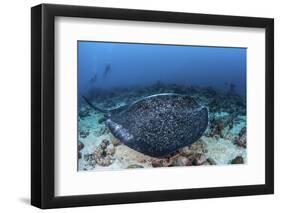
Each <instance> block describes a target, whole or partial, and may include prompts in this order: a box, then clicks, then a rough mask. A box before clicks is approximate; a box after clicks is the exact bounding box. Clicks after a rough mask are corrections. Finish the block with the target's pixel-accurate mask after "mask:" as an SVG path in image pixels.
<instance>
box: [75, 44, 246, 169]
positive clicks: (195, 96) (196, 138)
mask: <svg viewBox="0 0 281 213" xmlns="http://www.w3.org/2000/svg"><path fill="white" fill-rule="evenodd" d="M77 60H78V61H77V62H78V64H77V72H78V103H77V104H78V105H77V106H78V112H77V116H78V117H77V133H78V134H77V170H78V171H104V170H123V169H137V168H159V167H160V168H161V167H179V166H181V167H183V166H184V167H185V166H220V165H229V166H234V164H247V125H246V123H247V122H246V120H247V119H246V67H247V63H246V62H247V48H240V47H212V46H189V45H173V44H144V43H120V42H100V41H78V42H77ZM75 157H76V156H75Z"/></svg>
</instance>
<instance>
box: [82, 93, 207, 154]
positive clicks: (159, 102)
mask: <svg viewBox="0 0 281 213" xmlns="http://www.w3.org/2000/svg"><path fill="white" fill-rule="evenodd" d="M83 98H84V100H85V101H86V102H87V103H88V104H89V105H90V106H91V107H92V108H94V109H95V110H97V111H99V112H102V113H105V124H106V126H107V127H108V128H109V130H110V131H111V133H112V134H113V135H114V136H115V137H116V138H117V139H119V140H120V141H121V142H122V143H124V144H125V145H127V146H128V147H130V148H132V149H134V150H136V151H138V152H141V153H143V154H145V155H149V156H153V157H162V156H165V155H168V154H170V153H173V152H175V151H176V150H178V149H180V148H183V147H185V146H188V145H191V144H193V143H194V142H196V141H197V140H198V139H199V138H200V137H201V136H202V135H203V133H204V131H205V130H206V128H207V126H208V120H209V119H208V110H207V108H206V107H204V106H201V105H199V104H198V103H197V102H196V101H195V100H194V99H193V98H191V97H189V96H186V95H181V94H176V93H163V94H156V95H151V96H148V97H145V98H141V99H139V100H138V101H135V102H134V103H132V104H128V105H125V106H122V107H119V108H115V109H112V110H108V109H101V108H99V107H97V106H95V105H93V104H92V103H91V102H90V101H89V100H88V99H87V98H86V97H84V96H83Z"/></svg>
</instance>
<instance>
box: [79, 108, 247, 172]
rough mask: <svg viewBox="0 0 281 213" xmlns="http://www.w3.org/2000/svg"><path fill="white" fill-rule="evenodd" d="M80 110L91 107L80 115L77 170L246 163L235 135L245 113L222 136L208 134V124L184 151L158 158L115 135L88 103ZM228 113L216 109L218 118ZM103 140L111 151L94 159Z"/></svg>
mask: <svg viewBox="0 0 281 213" xmlns="http://www.w3.org/2000/svg"><path fill="white" fill-rule="evenodd" d="M80 110H81V111H87V110H88V114H87V116H85V117H83V118H79V121H78V122H79V125H78V126H79V132H80V136H79V141H80V144H81V143H82V144H83V147H80V148H79V147H78V149H79V150H78V154H79V155H78V156H79V157H78V171H99V170H120V169H127V168H152V167H167V166H193V165H195V166H202V165H227V164H241V163H242V164H243V163H244V164H246V163H247V149H246V148H245V147H242V146H239V145H237V144H235V143H234V141H235V137H237V135H239V133H240V132H241V129H242V128H243V127H245V126H246V116H241V115H238V116H237V117H236V118H235V119H234V122H233V127H232V128H231V129H230V128H228V127H226V128H224V129H223V131H222V133H221V135H220V136H219V135H214V136H210V134H209V135H208V134H207V133H208V132H209V131H210V129H209V127H208V129H207V130H206V133H205V134H204V135H203V136H202V137H201V138H200V139H199V140H198V141H197V142H195V143H194V145H192V147H186V148H183V149H182V150H183V151H180V153H179V154H178V155H177V156H175V157H171V159H170V158H169V159H168V160H167V159H155V158H152V157H149V156H146V155H143V154H141V153H139V152H137V151H134V150H132V149H130V148H129V147H127V146H126V145H124V144H122V143H120V142H119V141H118V140H117V139H116V138H114V136H113V135H112V134H111V133H110V132H109V130H108V129H107V127H106V126H105V124H104V122H99V120H100V119H101V118H102V117H103V114H101V113H99V112H96V111H94V110H90V109H89V108H87V107H86V106H83V107H82V108H81V109H80ZM227 116H229V113H227V112H220V113H215V117H217V118H219V117H227ZM81 132H85V133H86V135H84V136H83V134H82V136H81ZM104 140H106V141H107V142H109V143H108V145H107V147H106V150H109V152H108V154H106V153H103V155H102V157H101V155H100V153H99V152H98V155H99V156H98V157H101V158H103V159H101V161H97V160H95V159H96V158H97V156H96V155H97V150H101V149H100V147H101V143H102V141H104ZM79 152H80V153H79ZM95 153H96V154H95ZM89 156H92V158H91V157H90V158H89ZM190 156H192V157H190ZM241 157H242V162H241ZM234 159H236V161H237V160H238V162H233V160H234ZM104 160H105V161H104ZM194 162H195V163H194Z"/></svg>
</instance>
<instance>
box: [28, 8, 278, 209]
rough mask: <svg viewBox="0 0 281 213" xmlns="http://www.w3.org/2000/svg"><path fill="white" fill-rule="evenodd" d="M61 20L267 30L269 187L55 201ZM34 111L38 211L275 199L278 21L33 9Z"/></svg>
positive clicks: (34, 181) (34, 178)
mask: <svg viewBox="0 0 281 213" xmlns="http://www.w3.org/2000/svg"><path fill="white" fill-rule="evenodd" d="M58 16H64V17H83V18H101V19H116V20H132V21H147V22H162V23H182V24H200V25H218V26H237V27H251V28H264V29H265V32H266V41H265V43H266V48H265V51H266V52H265V61H266V64H265V76H266V78H265V85H266V97H265V98H266V106H265V107H266V110H265V114H266V128H265V131H266V136H265V139H264V140H265V161H266V162H265V184H262V185H247V186H229V187H228V186H226V187H214V188H198V189H177V190H164V191H145V192H130V193H112V194H95V195H79V196H76V195H73V196H60V197H56V196H55V195H54V189H55V181H54V178H55V171H54V163H55V161H54V157H55V156H54V149H55V146H54V142H55V141H54V133H55V125H54V122H55V114H54V113H55V107H54V106H55V99H54V96H55V85H54V78H55V75H54V72H55V69H54V59H55V54H54V50H55V47H54V45H55V44H54V21H55V17H58ZM31 112H32V113H31V204H32V205H34V206H37V207H39V208H43V209H46V208H60V207H76V206H90V205H106V204H121V203H138V202H153V201H169V200H183V199H198V198H217V197H228V196H246V195H260V194H272V193H274V20H273V19H271V18H256V17H241V16H225V15H208V14H194V13H178V12H164V11H148V10H131V9H113V8H102V7H86V6H67V5H53V4H41V5H38V6H35V7H32V8H31Z"/></svg>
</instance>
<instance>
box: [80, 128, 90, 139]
mask: <svg viewBox="0 0 281 213" xmlns="http://www.w3.org/2000/svg"><path fill="white" fill-rule="evenodd" d="M89 134H90V132H89V130H81V131H80V133H79V135H80V137H81V138H86V137H88V136H89Z"/></svg>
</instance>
